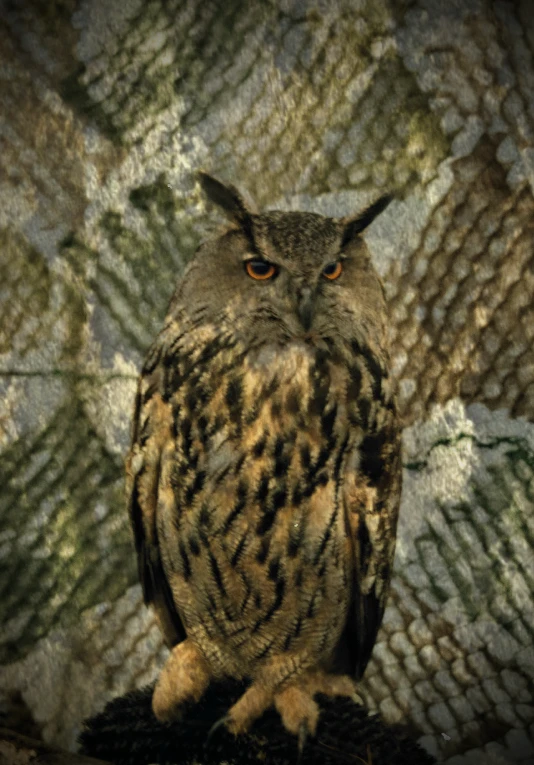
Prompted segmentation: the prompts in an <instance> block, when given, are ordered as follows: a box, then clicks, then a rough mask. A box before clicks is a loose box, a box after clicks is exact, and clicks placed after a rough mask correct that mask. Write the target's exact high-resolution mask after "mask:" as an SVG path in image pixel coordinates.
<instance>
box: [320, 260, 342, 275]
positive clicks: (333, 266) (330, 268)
mask: <svg viewBox="0 0 534 765" xmlns="http://www.w3.org/2000/svg"><path fill="white" fill-rule="evenodd" d="M342 271H343V265H342V264H341V261H340V260H336V262H335V263H329V264H328V265H327V266H326V268H323V276H326V278H327V279H337V277H338V276H339V275H340V274H341V272H342Z"/></svg>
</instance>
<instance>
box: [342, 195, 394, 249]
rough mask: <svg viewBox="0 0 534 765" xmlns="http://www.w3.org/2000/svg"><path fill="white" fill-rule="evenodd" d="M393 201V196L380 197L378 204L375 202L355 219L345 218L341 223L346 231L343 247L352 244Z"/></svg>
mask: <svg viewBox="0 0 534 765" xmlns="http://www.w3.org/2000/svg"><path fill="white" fill-rule="evenodd" d="M392 200H393V195H392V194H385V195H384V196H383V197H380V199H377V201H376V202H373V204H372V205H370V206H369V207H367V208H366V209H365V210H364V211H363V212H361V213H358V215H357V216H356V217H355V218H343V219H342V220H341V223H342V224H344V225H345V229H344V231H343V239H342V242H341V246H342V247H345V245H347V244H348V243H349V242H351V241H352V240H353V239H354V237H355V236H358V234H361V232H362V231H364V230H365V229H366V228H367V226H369V225H370V224H371V223H372V222H373V221H374V219H375V218H376V217H377V216H378V215H380V213H381V212H384V210H385V209H386V207H387V206H388V205H389V203H390V202H391V201H392Z"/></svg>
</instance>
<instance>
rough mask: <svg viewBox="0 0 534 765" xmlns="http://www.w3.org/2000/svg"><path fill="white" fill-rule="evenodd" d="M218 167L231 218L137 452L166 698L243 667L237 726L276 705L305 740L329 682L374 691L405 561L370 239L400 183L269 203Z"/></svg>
mask: <svg viewBox="0 0 534 765" xmlns="http://www.w3.org/2000/svg"><path fill="white" fill-rule="evenodd" d="M200 181H201V184H202V186H203V189H204V191H205V193H206V194H207V196H208V198H209V199H210V200H211V201H212V202H214V203H216V204H217V205H218V206H219V207H221V208H222V210H223V211H224V213H225V214H226V216H227V218H229V221H230V223H229V225H228V226H227V228H226V229H225V230H224V231H223V232H222V233H221V235H220V236H218V237H217V238H214V239H212V240H211V241H208V242H206V243H204V244H202V245H201V246H200V248H199V249H198V250H197V252H196V254H195V256H194V257H193V259H192V261H191V262H190V263H189V265H188V266H187V268H186V269H185V272H184V274H183V276H182V278H181V279H180V281H179V284H178V286H177V289H176V291H175V293H174V296H173V298H172V300H171V303H170V307H169V311H168V314H167V317H166V320H165V324H164V326H163V329H162V330H161V332H160V334H159V335H158V337H157V339H156V340H155V342H154V343H153V345H152V347H151V349H150V351H149V353H148V356H147V358H146V360H145V363H144V366H143V369H142V374H141V378H140V382H139V387H138V393H137V400H136V405H135V413H134V426H133V443H132V447H131V450H130V453H129V455H128V459H127V475H128V495H129V508H130V515H131V521H132V525H133V530H134V536H135V542H136V548H137V555H138V562H139V572H140V578H141V582H142V585H143V591H144V597H145V601H146V602H147V603H149V604H151V605H152V606H153V607H154V609H155V612H156V615H157V617H158V621H159V624H160V626H161V628H162V630H163V632H164V635H165V637H166V640H167V642H168V644H169V646H170V648H171V653H170V656H169V659H168V661H167V663H166V665H165V666H164V668H163V670H162V672H161V674H160V676H159V679H158V682H157V684H156V687H155V691H154V696H153V702H152V704H153V709H154V712H155V714H156V716H157V717H158V718H159V719H160V720H168V719H171V718H172V717H175V716H179V715H180V711H181V708H182V707H183V705H185V704H187V703H190V702H194V701H198V700H199V699H200V697H201V696H202V694H203V693H204V691H205V690H206V688H207V687H208V684H209V683H210V681H211V680H212V679H222V678H225V677H226V678H228V677H231V678H239V679H243V680H247V681H248V682H249V685H248V688H247V690H246V691H245V693H244V694H243V695H242V696H241V698H240V699H239V700H238V701H237V702H236V703H235V704H234V705H233V706H232V707H231V708H230V709H229V711H228V713H227V715H226V716H225V717H224V718H223V719H224V723H225V724H226V725H227V727H228V728H229V729H230V731H232V732H233V733H236V734H237V733H240V732H242V731H245V730H246V729H247V728H248V727H249V726H250V725H251V723H252V722H253V721H254V720H255V719H256V718H258V717H259V716H260V715H261V714H262V713H263V712H264V711H265V710H266V709H267V708H268V707H270V706H272V705H274V707H275V708H276V709H277V710H278V712H279V714H280V716H281V718H282V721H283V724H284V726H285V728H286V729H287V730H288V731H290V732H291V733H294V734H296V735H298V736H299V738H300V737H302V736H305V735H306V734H307V733H310V734H313V733H314V732H315V729H316V724H317V719H318V715H319V709H318V706H317V702H316V701H315V699H314V696H315V694H317V693H319V692H321V693H326V694H328V695H349V696H353V695H354V694H355V691H356V686H355V681H356V680H357V679H358V678H359V677H361V675H362V673H363V671H364V669H365V666H366V664H367V662H368V660H369V657H370V654H371V651H372V648H373V645H374V642H375V639H376V634H377V631H378V628H379V626H380V622H381V619H382V615H383V612H384V606H385V602H386V597H387V590H388V584H389V579H390V575H391V568H392V563H393V556H394V549H395V532H396V524H397V514H398V508H399V496H400V489H401V464H400V430H399V423H398V419H397V414H396V407H395V398H394V393H393V385H392V380H391V377H390V374H389V370H388V363H389V361H388V350H387V337H386V334H387V322H386V313H385V301H384V294H383V288H382V285H381V282H380V280H379V278H378V276H377V274H376V272H375V271H374V269H373V266H372V264H371V261H370V258H369V254H368V251H367V249H366V246H365V243H364V241H363V239H362V238H361V236H360V234H361V232H362V231H363V230H364V229H365V228H366V226H368V225H369V224H370V223H371V222H372V221H373V219H374V218H375V217H376V215H378V214H379V213H380V212H381V211H382V210H383V209H384V208H385V207H386V205H387V204H388V202H389V198H388V197H383V198H381V199H380V200H379V201H378V202H376V203H375V204H374V205H372V206H371V207H369V208H368V209H367V210H365V211H364V212H363V213H360V214H358V215H355V216H352V217H348V218H342V219H336V218H327V217H324V216H322V215H317V214H314V213H309V212H281V211H270V212H263V213H257V212H256V211H255V210H253V209H251V207H250V206H249V205H247V204H246V203H245V201H244V200H243V198H242V197H241V196H240V194H239V193H238V191H237V190H236V189H235V188H234V187H232V186H225V185H223V184H222V183H220V182H219V181H217V180H216V179H214V178H211V177H210V176H208V175H205V174H201V175H200Z"/></svg>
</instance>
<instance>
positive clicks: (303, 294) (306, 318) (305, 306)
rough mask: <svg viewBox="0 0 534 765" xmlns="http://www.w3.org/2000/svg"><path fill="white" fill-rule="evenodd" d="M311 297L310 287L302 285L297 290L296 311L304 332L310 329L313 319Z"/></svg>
mask: <svg viewBox="0 0 534 765" xmlns="http://www.w3.org/2000/svg"><path fill="white" fill-rule="evenodd" d="M313 297H314V296H313V292H312V290H311V288H310V287H303V288H302V289H301V290H300V292H299V298H298V304H297V313H298V317H299V319H300V323H301V324H302V326H303V327H304V331H305V332H307V331H308V330H309V329H310V327H311V323H312V319H313Z"/></svg>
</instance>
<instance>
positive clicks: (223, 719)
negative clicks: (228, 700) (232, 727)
mask: <svg viewBox="0 0 534 765" xmlns="http://www.w3.org/2000/svg"><path fill="white" fill-rule="evenodd" d="M230 720H231V717H230V715H223V716H222V717H220V718H219V719H218V720H216V721H215V722H214V723H213V725H212V726H211V728H210V729H209V731H208V735H207V737H206V744H208V743H209V742H210V741H211V739H212V737H213V734H214V733H215V732H216V731H218V730H219V728H222V726H223V725H226V723H228V722H230Z"/></svg>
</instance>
